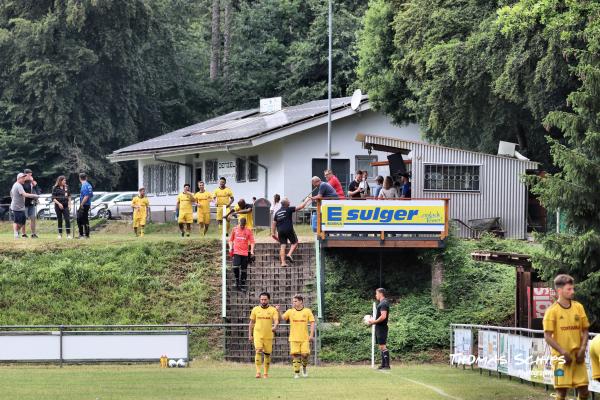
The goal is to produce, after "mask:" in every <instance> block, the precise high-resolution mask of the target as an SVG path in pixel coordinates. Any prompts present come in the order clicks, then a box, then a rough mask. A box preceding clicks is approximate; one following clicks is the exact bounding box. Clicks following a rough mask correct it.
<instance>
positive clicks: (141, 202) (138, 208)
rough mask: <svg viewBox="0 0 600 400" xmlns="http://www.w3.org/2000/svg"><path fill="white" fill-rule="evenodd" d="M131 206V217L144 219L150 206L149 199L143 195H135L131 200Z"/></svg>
mask: <svg viewBox="0 0 600 400" xmlns="http://www.w3.org/2000/svg"><path fill="white" fill-rule="evenodd" d="M131 207H132V208H133V219H146V216H147V215H148V207H150V201H149V200H148V198H147V197H145V196H144V197H140V196H135V197H134V198H133V199H132V200H131Z"/></svg>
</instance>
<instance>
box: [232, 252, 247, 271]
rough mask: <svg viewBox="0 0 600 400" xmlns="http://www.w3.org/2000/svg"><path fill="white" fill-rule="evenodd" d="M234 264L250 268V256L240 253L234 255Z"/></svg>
mask: <svg viewBox="0 0 600 400" xmlns="http://www.w3.org/2000/svg"><path fill="white" fill-rule="evenodd" d="M233 266H234V267H242V268H244V269H245V268H248V256H241V255H239V254H234V255H233Z"/></svg>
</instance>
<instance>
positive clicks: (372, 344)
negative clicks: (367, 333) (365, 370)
mask: <svg viewBox="0 0 600 400" xmlns="http://www.w3.org/2000/svg"><path fill="white" fill-rule="evenodd" d="M376 315H377V305H376V304H375V302H373V319H375V316H376ZM371 368H375V324H373V325H371Z"/></svg>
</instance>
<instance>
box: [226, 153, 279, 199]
mask: <svg viewBox="0 0 600 400" xmlns="http://www.w3.org/2000/svg"><path fill="white" fill-rule="evenodd" d="M225 150H226V151H227V153H229V154H231V155H233V156H236V157H238V158H241V159H243V160H245V161H247V162H249V163H252V164H254V165H257V166H259V167H261V168H262V169H264V170H265V197H264V198H265V199H267V200H268V199H269V168H268V167H267V166H266V165H263V164H261V163H259V162H256V161H252V160H250V159H249V158H248V157H246V156H242V155H240V154H236V153H234V152H233V151H231V150H229V146H225Z"/></svg>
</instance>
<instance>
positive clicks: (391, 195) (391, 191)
mask: <svg viewBox="0 0 600 400" xmlns="http://www.w3.org/2000/svg"><path fill="white" fill-rule="evenodd" d="M398 197H400V196H399V195H398V190H397V189H396V187H395V186H394V181H393V180H392V177H391V176H386V177H385V180H384V181H383V187H382V188H381V191H380V192H379V198H380V199H397V198H398Z"/></svg>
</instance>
